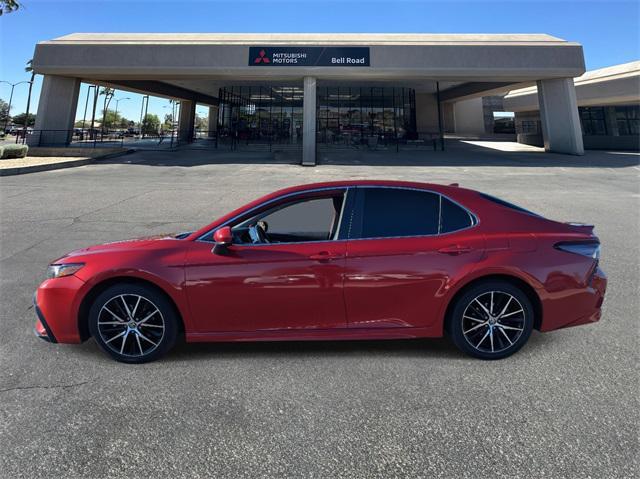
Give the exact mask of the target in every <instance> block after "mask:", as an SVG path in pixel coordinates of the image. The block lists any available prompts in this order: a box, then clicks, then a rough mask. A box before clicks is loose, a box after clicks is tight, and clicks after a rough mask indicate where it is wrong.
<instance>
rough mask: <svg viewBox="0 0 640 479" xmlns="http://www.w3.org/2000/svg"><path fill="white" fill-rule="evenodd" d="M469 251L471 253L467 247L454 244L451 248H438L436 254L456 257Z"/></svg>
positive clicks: (470, 249)
mask: <svg viewBox="0 0 640 479" xmlns="http://www.w3.org/2000/svg"><path fill="white" fill-rule="evenodd" d="M471 251H472V248H471V247H469V246H465V245H459V244H454V245H451V246H445V247H444V248H440V249H439V250H438V253H442V254H450V255H458V254H464V253H469V252H471Z"/></svg>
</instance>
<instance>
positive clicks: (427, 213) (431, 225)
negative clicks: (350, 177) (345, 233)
mask: <svg viewBox="0 0 640 479" xmlns="http://www.w3.org/2000/svg"><path fill="white" fill-rule="evenodd" d="M357 202H358V203H359V205H357V211H359V212H361V214H360V215H358V217H357V218H356V221H355V225H354V227H353V228H352V235H351V237H355V238H393V237H402V236H423V235H434V234H438V229H439V222H440V221H439V220H440V218H439V216H440V215H439V213H440V197H439V195H438V194H435V193H431V192H427V191H419V190H410V189H400V188H366V187H365V188H359V189H358V199H357Z"/></svg>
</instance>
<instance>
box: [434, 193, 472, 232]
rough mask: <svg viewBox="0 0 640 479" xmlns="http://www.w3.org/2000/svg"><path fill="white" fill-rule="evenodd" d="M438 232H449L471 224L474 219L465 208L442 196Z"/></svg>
mask: <svg viewBox="0 0 640 479" xmlns="http://www.w3.org/2000/svg"><path fill="white" fill-rule="evenodd" d="M441 208H442V209H441V211H440V217H441V219H440V233H451V232H453V231H458V230H462V229H465V228H469V227H470V226H473V224H474V219H473V217H472V216H471V215H470V214H469V212H468V211H467V210H465V209H464V208H462V207H461V206H459V205H457V204H455V203H454V202H453V201H451V200H449V199H447V198H445V197H444V196H443V197H442V205H441Z"/></svg>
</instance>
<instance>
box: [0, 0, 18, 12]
mask: <svg viewBox="0 0 640 479" xmlns="http://www.w3.org/2000/svg"><path fill="white" fill-rule="evenodd" d="M18 8H20V3H19V2H18V1H17V0H0V16H2V14H3V13H11V12H15V11H16V10H17V9H18Z"/></svg>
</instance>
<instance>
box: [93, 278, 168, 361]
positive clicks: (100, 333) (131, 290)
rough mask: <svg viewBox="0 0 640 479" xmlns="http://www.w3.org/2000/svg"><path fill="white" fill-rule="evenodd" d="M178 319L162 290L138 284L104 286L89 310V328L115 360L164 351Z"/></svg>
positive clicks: (152, 357)
mask: <svg viewBox="0 0 640 479" xmlns="http://www.w3.org/2000/svg"><path fill="white" fill-rule="evenodd" d="M138 298H140V299H138ZM136 304H137V306H136ZM154 308H155V309H154ZM145 318H147V319H145ZM178 321H179V319H178V315H177V313H176V311H175V308H174V307H173V305H172V304H171V302H170V301H169V300H168V299H167V297H166V296H165V295H164V294H162V293H161V292H158V291H157V290H155V289H153V288H150V287H147V286H143V285H138V284H128V283H122V284H116V285H114V286H111V287H109V288H107V289H106V290H105V291H103V292H102V293H101V294H100V295H98V297H97V298H96V299H95V301H94V302H93V304H92V305H91V309H90V310H89V331H90V332H91V335H92V336H93V338H94V339H95V340H96V343H98V346H100V348H101V349H102V350H103V351H104V352H106V353H107V354H108V355H109V356H111V357H112V358H113V359H115V360H116V361H120V362H123V363H130V364H140V363H146V362H149V361H154V360H156V359H158V358H160V357H161V356H163V355H164V354H166V353H167V352H168V351H169V350H170V349H171V348H172V347H173V345H174V344H175V342H176V338H177V336H178V324H179V323H178ZM120 338H123V339H122V341H121V340H120Z"/></svg>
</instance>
